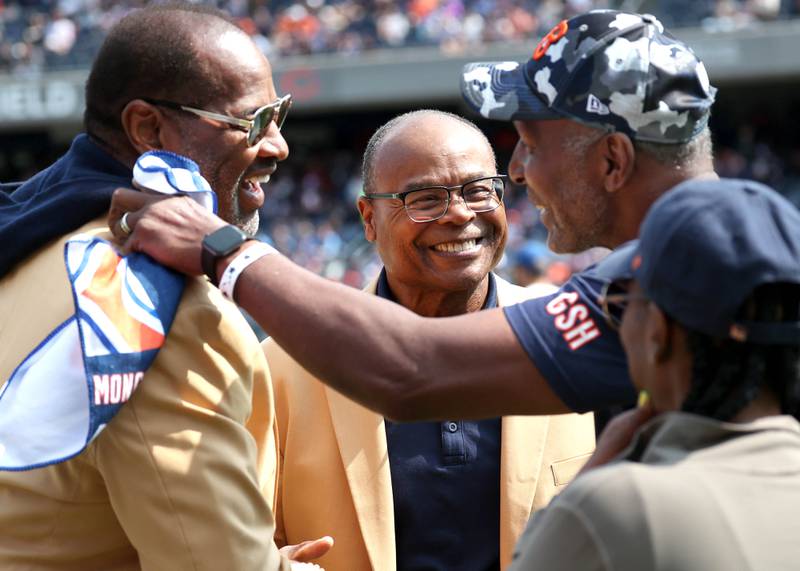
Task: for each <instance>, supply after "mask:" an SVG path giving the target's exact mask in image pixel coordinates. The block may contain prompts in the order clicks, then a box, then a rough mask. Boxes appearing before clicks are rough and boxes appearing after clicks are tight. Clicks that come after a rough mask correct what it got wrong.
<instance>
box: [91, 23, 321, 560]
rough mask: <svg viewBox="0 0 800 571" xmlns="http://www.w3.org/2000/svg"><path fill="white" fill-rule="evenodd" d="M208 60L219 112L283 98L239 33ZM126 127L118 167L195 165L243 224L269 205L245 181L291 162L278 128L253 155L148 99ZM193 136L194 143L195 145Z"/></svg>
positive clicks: (226, 134)
mask: <svg viewBox="0 0 800 571" xmlns="http://www.w3.org/2000/svg"><path fill="white" fill-rule="evenodd" d="M200 52H201V53H200V54H199V56H198V57H204V58H205V59H206V60H207V61H208V62H209V63H208V65H209V66H210V67H215V66H216V67H217V68H219V69H223V70H226V71H225V72H223V73H222V78H223V79H224V80H225V81H226V82H227V85H228V87H229V89H228V92H229V93H230V94H231V96H230V100H229V101H227V102H225V103H220V104H219V105H218V106H216V107H215V110H217V111H220V112H227V113H229V114H231V115H234V116H241V115H244V114H245V113H246V111H249V110H251V109H254V108H257V107H260V106H261V105H264V104H265V103H269V102H271V101H273V100H274V99H276V98H277V94H276V93H275V89H274V86H273V83H272V73H271V69H270V66H269V62H268V61H267V60H266V58H264V57H263V56H262V55H261V53H260V52H259V51H258V49H257V48H256V46H255V45H254V44H253V43H252V41H251V40H250V39H249V38H248V37H247V36H246V35H245V34H241V33H239V32H231V31H223V32H221V33H218V34H209V37H208V38H206V41H205V44H204V47H202V48H200ZM234 56H238V57H234ZM223 60H224V61H223ZM223 64H224V65H223ZM121 123H122V128H123V131H124V132H123V133H118V134H116V136H114V137H113V139H112V141H113V143H112V144H110V145H109V144H104V146H106V148H108V149H109V150H110V151H111V152H112V154H114V156H115V157H116V158H117V159H118V160H120V161H121V162H123V163H125V164H128V165H129V166H131V167H132V166H133V164H134V163H135V161H136V158H137V157H138V156H139V155H140V154H142V153H144V152H146V151H150V150H154V149H163V150H168V151H172V152H175V153H178V154H183V155H186V156H188V157H190V158H193V159H194V160H195V161H196V162H197V163H198V164H199V166H200V169H201V172H202V173H203V174H204V176H206V178H208V179H209V180H212V181H216V183H215V186H216V189H217V196H218V197H219V208H220V214H221V215H222V216H224V217H225V218H226V219H228V220H231V221H234V222H237V223H239V220H238V219H237V215H236V214H235V213H237V212H238V213H241V214H242V217H244V218H247V217H248V216H249V214H250V213H253V212H256V211H257V209H258V208H259V207H260V206H261V204H263V194H260V192H261V191H260V188H259V189H258V193H254V192H252V191H251V186H252V185H242V184H241V180H242V179H246V178H248V177H257V176H263V175H265V174H271V173H272V172H274V170H275V168H276V163H277V161H281V160H283V159H285V158H286V156H287V155H288V146H287V144H286V141H285V140H284V138H283V136H282V135H281V133H280V130H279V129H278V128H277V125H275V123H274V122H273V123H272V124H271V125H270V128H269V130H268V132H267V134H266V136H265V137H264V138H263V139H262V141H261V142H260V143H259V144H257V145H254V146H252V147H248V146H247V144H246V137H247V135H246V133H244V132H242V131H240V130H236V129H229V128H227V127H226V126H225V125H223V124H220V123H218V122H214V121H213V120H203V119H196V118H193V117H192V116H186V114H181V113H177V112H175V111H172V110H165V109H164V108H162V107H159V106H156V105H152V104H150V103H148V102H146V101H143V100H141V99H134V100H132V101H130V102H129V103H128V104H127V105H126V106H125V107H124V109H123V111H122V114H121ZM187 131H188V132H190V133H191V137H187ZM189 140H192V141H194V142H195V144H200V143H202V144H203V147H204V150H205V151H206V153H205V154H204V155H203V156H198V154H197V151H196V150H195V149H193V148H192V147H191V146H189V145H188V144H187V141H189ZM138 194H139V195H140V196H146V195H145V194H143V193H138ZM113 210H114V208H113V207H112V211H113ZM256 221H257V218H256ZM332 546H333V539H332V538H330V537H322V538H319V539H316V540H313V541H305V542H303V543H301V544H298V545H288V546H285V547H283V548H281V549H280V551H281V553H282V554H283V555H284V556H285V557H287V558H289V559H291V560H292V561H294V562H298V563H301V562H309V561H312V560H314V559H318V558H319V557H322V556H323V555H325V553H327V552H328V550H330V548H331V547H332Z"/></svg>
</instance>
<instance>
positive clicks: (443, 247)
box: [433, 238, 481, 254]
mask: <svg viewBox="0 0 800 571" xmlns="http://www.w3.org/2000/svg"><path fill="white" fill-rule="evenodd" d="M480 241H481V238H472V239H470V240H461V241H459V242H444V243H442V244H436V245H435V246H433V249H434V250H436V251H437V252H447V253H453V254H455V253H458V252H466V251H467V250H473V249H475V248H477V246H478V244H479V243H480Z"/></svg>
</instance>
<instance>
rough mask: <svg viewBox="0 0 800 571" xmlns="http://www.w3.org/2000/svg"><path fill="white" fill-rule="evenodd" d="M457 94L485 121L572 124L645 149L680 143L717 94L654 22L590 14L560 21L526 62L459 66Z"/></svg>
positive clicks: (699, 125)
mask: <svg viewBox="0 0 800 571" xmlns="http://www.w3.org/2000/svg"><path fill="white" fill-rule="evenodd" d="M461 92H462V94H463V96H464V99H466V101H467V103H469V105H470V106H471V107H472V108H473V109H474V110H475V111H477V112H478V113H480V114H481V115H483V116H484V117H486V118H488V119H498V120H502V121H513V120H517V119H522V120H524V119H565V118H566V119H573V120H575V121H579V122H581V123H585V124H587V125H589V126H592V127H598V128H601V129H605V130H607V131H609V132H613V131H618V132H620V133H625V134H627V135H628V136H630V137H631V138H633V139H637V140H639V141H648V142H653V143H663V144H676V143H683V142H686V141H688V140H690V139H692V138H693V137H694V136H695V135H697V134H698V133H699V132H700V131H702V130H703V128H704V127H705V126H706V123H707V122H708V117H709V112H710V109H711V104H712V103H713V102H714V95H715V94H716V92H717V90H716V89H715V88H714V87H712V86H711V85H710V84H709V81H708V74H707V73H706V70H705V67H704V66H703V64H702V62H700V60H698V59H697V57H696V56H695V55H694V52H693V51H692V50H691V48H689V46H687V45H686V44H684V43H683V42H681V41H680V40H677V39H675V38H674V37H673V36H672V35H671V34H670V33H669V32H667V31H665V30H664V26H663V25H662V24H661V22H659V21H658V20H657V19H656V18H655V17H654V16H651V15H647V14H645V15H642V14H633V13H628V12H618V11H614V10H596V11H592V12H587V13H585V14H581V15H580V16H576V17H574V18H571V19H569V20H564V21H562V22H561V23H559V24H558V25H557V26H556V27H555V28H553V29H552V30H551V31H550V33H548V34H547V35H546V36H545V37H544V38H542V40H541V41H540V42H539V44H538V45H537V46H536V49H535V50H534V52H533V56H532V57H531V59H530V60H529V61H528V62H526V63H522V64H521V63H518V62H488V63H470V64H467V65H466V66H464V70H463V74H462V78H461Z"/></svg>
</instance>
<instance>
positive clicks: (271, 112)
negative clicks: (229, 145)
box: [141, 94, 292, 147]
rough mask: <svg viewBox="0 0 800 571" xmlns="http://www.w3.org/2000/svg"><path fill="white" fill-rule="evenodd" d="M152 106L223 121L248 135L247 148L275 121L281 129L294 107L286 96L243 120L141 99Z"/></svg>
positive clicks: (176, 104)
mask: <svg viewBox="0 0 800 571" xmlns="http://www.w3.org/2000/svg"><path fill="white" fill-rule="evenodd" d="M141 99H142V100H143V101H147V102H148V103H150V104H152V105H160V106H161V107H168V108H170V109H177V110H179V111H186V112H188V113H193V114H194V115H197V116H198V117H204V118H206V119H213V120H214V121H221V122H223V123H227V124H229V125H234V126H235V127H238V128H239V129H241V130H242V131H245V132H246V133H247V146H248V147H252V146H253V145H256V144H257V143H258V142H259V141H261V139H263V138H264V135H266V133H267V130H268V129H269V124H270V123H271V122H272V121H273V120H274V121H275V124H276V125H277V126H278V129H280V128H281V127H282V126H283V122H284V121H286V115H288V113H289V107H291V106H292V96H291V94H286V95H284V96H283V97H281V98H280V99H278V100H276V101H273V102H272V103H268V104H266V105H264V106H263V107H259V108H258V109H256V111H255V112H254V113H253V114H252V115H251V118H249V119H242V118H240V117H231V116H230V115H223V114H221V113H214V112H213V111H206V110H204V109H198V108H196V107H190V106H189V105H183V104H181V103H175V102H174V101H166V100H164V99H149V98H147V97H142V98H141Z"/></svg>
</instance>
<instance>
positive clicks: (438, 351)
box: [109, 189, 567, 420]
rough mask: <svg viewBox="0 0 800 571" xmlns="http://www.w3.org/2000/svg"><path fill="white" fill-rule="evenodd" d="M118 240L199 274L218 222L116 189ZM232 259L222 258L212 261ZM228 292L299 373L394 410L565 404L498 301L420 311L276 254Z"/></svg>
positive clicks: (499, 411) (432, 414)
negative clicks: (452, 310) (469, 309)
mask: <svg viewBox="0 0 800 571" xmlns="http://www.w3.org/2000/svg"><path fill="white" fill-rule="evenodd" d="M124 212H129V214H128V216H127V218H126V221H127V224H128V225H129V227H130V228H132V229H133V233H132V234H131V235H130V236H127V238H126V241H125V247H126V248H129V249H131V250H136V251H143V252H146V253H147V254H149V255H151V256H152V257H153V258H155V259H156V260H158V261H159V262H161V263H162V264H165V265H167V266H170V267H173V268H175V269H177V270H179V271H181V272H183V273H187V274H194V275H197V274H200V273H202V271H201V269H200V243H201V241H202V238H203V236H205V235H206V234H208V233H209V232H212V231H214V230H215V229H217V228H219V227H221V226H223V225H225V222H223V221H222V220H221V219H219V218H217V217H216V216H214V215H213V214H210V213H209V212H207V211H206V210H204V209H202V207H200V206H199V205H197V203H195V202H194V201H192V200H190V199H188V198H170V199H162V200H158V199H154V198H153V197H150V196H147V195H144V194H142V193H139V192H136V191H129V190H124V189H120V190H117V191H116V192H115V194H114V200H113V202H112V208H111V212H110V215H109V226H110V227H111V228H112V230H113V231H114V233H115V234H116V235H117V236H121V237H124V234H123V233H122V232H121V231H120V228H119V219H120V217H121V216H122V214H123V213H124ZM229 261H230V260H222V261H221V262H220V264H219V267H218V270H222V269H223V268H224V267H226V265H227V262H229ZM235 294H236V300H237V302H238V303H239V304H240V305H241V306H242V307H243V308H244V309H246V310H247V311H248V312H249V313H250V314H251V315H252V316H253V318H255V319H256V321H258V323H259V324H260V325H261V326H262V327H263V328H264V329H265V330H266V331H268V332H269V333H270V334H271V335H272V336H273V337H274V338H275V340H276V341H277V342H278V343H279V344H280V345H281V346H282V347H283V348H284V349H285V350H286V351H287V352H288V353H289V354H290V355H291V356H292V357H293V358H295V359H296V360H297V361H298V362H299V363H301V364H302V365H303V366H304V367H305V368H306V369H307V370H308V371H309V372H311V373H312V374H314V375H315V376H317V377H318V378H319V379H321V380H322V381H323V382H325V383H327V384H329V385H330V386H332V387H333V388H335V389H336V390H338V391H340V392H342V393H343V394H345V395H347V396H348V397H350V398H352V399H354V400H356V401H359V402H361V403H362V404H364V405H365V406H367V407H369V408H372V409H373V410H376V411H378V412H379V413H381V414H383V415H385V416H387V417H389V418H393V419H397V420H424V419H442V418H446V417H457V418H481V417H491V416H500V415H510V414H554V413H560V412H567V408H566V407H565V405H564V404H563V403H562V402H561V401H560V399H559V398H558V397H557V396H556V395H555V393H553V391H552V389H551V388H550V386H549V385H548V383H547V381H545V379H544V378H543V377H542V376H541V374H540V373H539V371H538V370H537V369H536V367H535V366H534V365H533V363H532V362H531V361H530V359H529V358H528V356H527V354H526V353H525V351H524V350H523V348H522V347H521V346H520V344H519V342H518V341H517V338H516V336H515V335H514V332H513V331H512V329H511V327H510V326H509V324H508V322H507V321H506V318H505V316H504V315H503V312H502V310H500V309H494V310H487V311H480V312H476V313H472V314H467V315H462V316H457V317H447V318H435V319H433V318H423V317H420V316H418V315H416V314H414V313H412V312H411V311H409V310H407V309H405V308H403V307H402V306H399V305H397V304H395V303H391V302H389V301H386V300H383V299H380V298H378V297H376V296H371V295H367V294H365V293H363V292H360V291H357V290H355V289H353V288H350V287H347V286H344V285H341V284H337V283H334V282H332V281H330V280H326V279H324V278H321V277H319V276H317V275H315V274H313V273H311V272H309V271H306V270H304V269H302V268H300V267H299V266H297V265H296V264H294V263H292V262H291V261H290V260H288V259H287V258H285V257H284V256H281V255H278V254H274V255H269V256H266V257H264V258H261V259H260V260H259V261H257V262H255V263H254V264H252V265H251V266H250V267H248V268H247V269H246V270H245V271H244V273H243V274H242V275H241V277H240V278H239V280H238V282H237V284H236V291H235Z"/></svg>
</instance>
